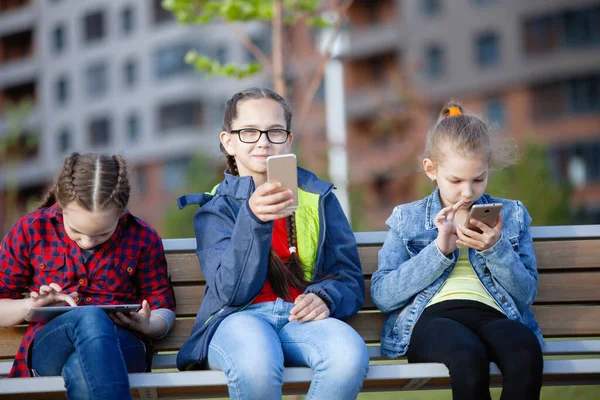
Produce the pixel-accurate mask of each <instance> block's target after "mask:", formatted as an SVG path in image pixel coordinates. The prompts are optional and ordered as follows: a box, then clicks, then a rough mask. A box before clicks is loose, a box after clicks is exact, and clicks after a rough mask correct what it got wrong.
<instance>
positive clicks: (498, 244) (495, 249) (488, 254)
mask: <svg viewBox="0 0 600 400" xmlns="http://www.w3.org/2000/svg"><path fill="white" fill-rule="evenodd" d="M505 242H508V240H505V239H504V233H502V234H501V235H500V239H498V241H497V242H496V243H494V245H493V246H492V247H490V248H489V249H485V250H483V251H477V253H479V254H481V255H482V256H483V257H484V258H490V257H491V256H493V255H494V254H496V253H497V252H498V251H500V252H501V251H503V250H502V248H503V247H504V246H505V245H506V243H505ZM508 245H509V246H511V244H510V242H508Z"/></svg>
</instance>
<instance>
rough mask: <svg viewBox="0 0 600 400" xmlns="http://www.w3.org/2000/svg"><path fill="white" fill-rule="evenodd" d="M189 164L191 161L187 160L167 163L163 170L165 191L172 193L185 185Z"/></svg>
mask: <svg viewBox="0 0 600 400" xmlns="http://www.w3.org/2000/svg"><path fill="white" fill-rule="evenodd" d="M189 164H190V161H189V159H187V158H183V159H179V160H170V161H167V163H166V164H165V166H164V168H163V188H164V190H165V191H167V192H172V191H174V190H177V189H179V188H181V187H182V186H183V185H185V182H186V180H187V173H188V172H187V170H188V166H189Z"/></svg>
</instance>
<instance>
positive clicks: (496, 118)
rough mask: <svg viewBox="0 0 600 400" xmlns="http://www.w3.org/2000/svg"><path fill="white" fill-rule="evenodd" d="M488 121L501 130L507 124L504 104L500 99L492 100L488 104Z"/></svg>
mask: <svg viewBox="0 0 600 400" xmlns="http://www.w3.org/2000/svg"><path fill="white" fill-rule="evenodd" d="M486 109H487V118H488V121H489V122H490V123H491V124H493V125H496V126H498V127H500V128H502V127H504V126H505V124H506V115H505V110H504V102H503V101H502V100H501V99H499V98H494V99H491V100H489V101H488V102H487V104H486Z"/></svg>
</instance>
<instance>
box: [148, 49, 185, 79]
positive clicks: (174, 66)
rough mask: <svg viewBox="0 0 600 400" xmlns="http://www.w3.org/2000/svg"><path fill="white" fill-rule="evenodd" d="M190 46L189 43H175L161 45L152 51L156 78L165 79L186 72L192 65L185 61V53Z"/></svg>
mask: <svg viewBox="0 0 600 400" xmlns="http://www.w3.org/2000/svg"><path fill="white" fill-rule="evenodd" d="M191 48H192V45H190V44H177V45H171V46H165V47H162V48H160V49H158V50H156V51H155V52H154V71H155V75H156V78H158V79H167V78H170V77H173V76H176V75H181V74H188V73H191V72H193V71H194V67H193V66H192V65H190V64H188V63H186V62H185V54H186V53H187V52H188V50H190V49H191Z"/></svg>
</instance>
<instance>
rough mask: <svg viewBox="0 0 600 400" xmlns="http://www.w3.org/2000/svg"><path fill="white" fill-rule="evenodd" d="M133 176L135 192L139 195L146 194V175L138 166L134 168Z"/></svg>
mask: <svg viewBox="0 0 600 400" xmlns="http://www.w3.org/2000/svg"><path fill="white" fill-rule="evenodd" d="M134 176H135V188H136V190H137V192H138V193H139V194H141V195H143V194H146V193H147V191H148V173H147V172H146V170H145V169H144V168H143V167H142V166H139V167H137V168H135V172H134Z"/></svg>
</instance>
